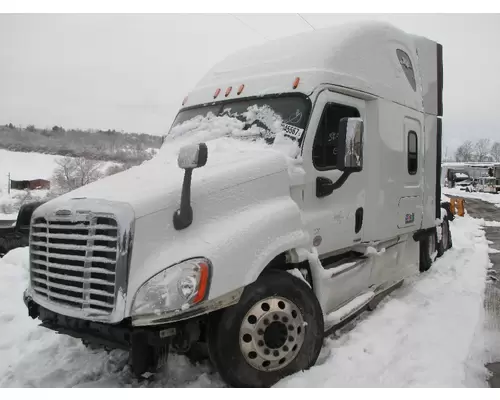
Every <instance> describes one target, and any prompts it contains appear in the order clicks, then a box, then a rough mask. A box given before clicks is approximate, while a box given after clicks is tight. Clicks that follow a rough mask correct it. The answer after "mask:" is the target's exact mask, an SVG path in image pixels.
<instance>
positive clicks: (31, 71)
mask: <svg viewBox="0 0 500 400" xmlns="http://www.w3.org/2000/svg"><path fill="white" fill-rule="evenodd" d="M302 15H303V16H304V17H305V18H306V19H307V21H308V22H309V23H310V24H311V25H313V26H314V27H315V28H322V27H327V26H332V25H337V24H341V23H344V22H350V21H355V20H367V19H371V20H383V21H386V22H390V23H392V24H394V25H396V26H397V27H399V28H401V29H403V30H406V31H407V32H410V33H415V34H418V35H422V36H427V37H429V38H430V39H433V40H436V41H438V42H440V43H441V44H442V45H443V51H444V124H443V125H444V138H445V148H444V149H443V151H445V149H446V147H448V152H449V155H450V154H451V152H452V151H453V150H454V148H456V146H457V145H458V144H460V143H461V142H462V141H464V140H465V139H471V140H474V139H477V138H480V137H489V138H491V139H493V140H499V141H500V118H499V117H498V112H497V109H498V103H499V102H498V101H497V93H500V77H499V76H500V74H499V71H500V52H499V51H498V47H499V43H500V42H499V41H500V15H498V14H497V15H495V14H491V15H486V14H474V15H472V14H471V15H465V14H462V15H446V14H421V15H418V14H413V15H409V14H406V15H401V14H399V15H398V14H385V15H384V14H370V15H366V14H365V15H363V14H356V15H354V14H302ZM311 29H312V28H311V27H310V26H309V25H308V24H307V23H306V22H304V21H303V20H302V19H301V18H300V17H299V16H298V15H296V14H238V15H236V16H234V15H231V14H159V15H152V14H122V15H114V14H101V15H96V14H72V15H70V14H53V15H50V14H39V15H36V14H24V15H12V14H10V15H9V14H2V15H0V124H5V123H9V122H12V123H13V124H15V125H19V124H21V125H24V126H25V125H27V124H35V125H36V126H39V127H51V126H53V125H62V126H63V127H65V128H95V129H117V130H124V131H129V132H130V131H133V132H146V133H152V134H163V133H165V132H166V131H167V130H168V128H169V127H170V124H171V122H172V120H173V118H174V117H175V114H176V113H177V110H178V108H179V106H180V104H181V102H182V99H183V98H184V96H185V95H186V94H187V92H188V91H189V90H191V89H192V88H193V87H194V85H195V84H196V83H197V81H198V80H199V79H200V78H201V77H202V76H203V75H204V73H205V72H206V71H207V70H208V69H209V68H210V67H211V66H212V65H213V64H214V63H216V62H217V61H219V60H220V59H222V58H224V57H225V56H226V55H228V54H229V53H231V52H233V51H235V50H237V49H239V48H242V47H247V46H251V45H255V44H258V43H262V42H264V41H265V40H269V39H273V38H278V37H281V36H287V35H291V34H294V33H298V32H303V31H307V30H311Z"/></svg>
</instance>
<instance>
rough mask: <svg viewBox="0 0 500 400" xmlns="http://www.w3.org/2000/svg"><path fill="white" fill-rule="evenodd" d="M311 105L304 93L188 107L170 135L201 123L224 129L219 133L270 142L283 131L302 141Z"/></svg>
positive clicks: (188, 130)
mask: <svg viewBox="0 0 500 400" xmlns="http://www.w3.org/2000/svg"><path fill="white" fill-rule="evenodd" d="M310 109H311V102H310V100H309V99H308V98H306V97H302V96H280V97H267V98H265V97H264V98H262V97H261V98H254V99H242V100H236V101H227V102H222V103H219V104H211V105H206V106H200V107H194V108H188V109H185V110H181V111H180V112H179V114H178V115H177V117H176V118H175V120H174V123H173V125H172V128H171V130H170V132H169V133H168V135H167V139H173V138H174V137H178V136H184V135H187V134H189V133H190V132H192V131H193V130H195V129H199V127H200V124H202V125H203V126H204V127H205V129H212V130H221V131H224V132H225V133H224V134H223V135H220V136H235V137H238V138H241V139H255V138H259V137H260V138H263V139H265V140H266V142H267V143H268V144H271V143H273V142H274V139H275V137H276V134H277V133H279V132H283V134H284V136H287V137H289V138H291V139H294V140H297V141H300V140H301V138H302V134H303V132H304V129H305V127H306V124H307V121H308V118H309V113H310ZM231 121H233V122H236V124H234V123H233V124H232V125H231V127H230V128H231V129H221V125H224V128H227V126H228V124H231ZM207 122H209V123H208V124H207Z"/></svg>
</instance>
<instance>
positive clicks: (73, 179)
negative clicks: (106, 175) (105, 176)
mask: <svg viewBox="0 0 500 400" xmlns="http://www.w3.org/2000/svg"><path fill="white" fill-rule="evenodd" d="M56 163H57V165H58V166H57V168H56V169H55V171H54V176H53V181H54V183H55V185H56V187H57V189H58V191H59V192H62V193H66V192H70V191H71V190H74V189H77V188H79V187H82V186H85V185H87V184H89V183H91V182H94V181H97V180H98V179H100V178H101V177H102V173H101V171H100V168H101V167H102V164H101V163H100V162H99V161H95V160H89V159H86V158H83V157H79V158H73V157H64V158H62V159H60V160H57V161H56Z"/></svg>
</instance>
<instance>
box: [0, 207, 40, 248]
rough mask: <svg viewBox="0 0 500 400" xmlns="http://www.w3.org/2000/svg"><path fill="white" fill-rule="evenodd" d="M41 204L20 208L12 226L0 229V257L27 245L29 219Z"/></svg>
mask: <svg viewBox="0 0 500 400" xmlns="http://www.w3.org/2000/svg"><path fill="white" fill-rule="evenodd" d="M41 204H43V202H40V201H38V202H31V203H27V204H24V205H22V206H21V208H20V209H19V213H18V215H17V220H16V222H15V224H14V225H13V226H6V227H0V257H3V256H4V255H5V254H7V253H8V252H9V251H10V250H13V249H15V248H18V247H25V246H28V244H29V233H30V218H31V215H32V214H33V211H34V210H35V209H36V208H37V207H38V206H40V205H41Z"/></svg>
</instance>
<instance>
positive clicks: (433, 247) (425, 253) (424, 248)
mask: <svg viewBox="0 0 500 400" xmlns="http://www.w3.org/2000/svg"><path fill="white" fill-rule="evenodd" d="M436 236H437V235H436V232H433V233H432V234H431V235H429V236H426V237H425V238H424V239H422V240H421V241H420V262H419V269H420V272H426V271H428V270H429V269H430V268H431V266H432V263H433V259H432V254H433V253H434V252H435V251H437V237H436Z"/></svg>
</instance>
